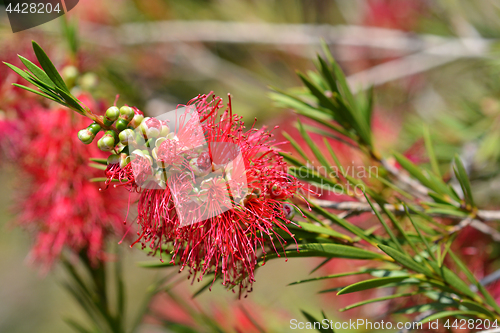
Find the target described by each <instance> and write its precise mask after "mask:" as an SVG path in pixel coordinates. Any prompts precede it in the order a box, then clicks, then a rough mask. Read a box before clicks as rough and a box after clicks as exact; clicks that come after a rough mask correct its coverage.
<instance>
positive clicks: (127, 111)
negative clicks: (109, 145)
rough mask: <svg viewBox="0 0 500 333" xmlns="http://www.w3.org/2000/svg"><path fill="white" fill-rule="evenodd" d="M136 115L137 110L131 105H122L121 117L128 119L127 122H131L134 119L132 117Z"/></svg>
mask: <svg viewBox="0 0 500 333" xmlns="http://www.w3.org/2000/svg"><path fill="white" fill-rule="evenodd" d="M134 115H135V112H134V110H133V109H132V108H131V107H129V106H122V107H121V108H120V118H123V119H125V120H127V123H128V122H130V121H131V120H132V118H134Z"/></svg>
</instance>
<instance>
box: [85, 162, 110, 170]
mask: <svg viewBox="0 0 500 333" xmlns="http://www.w3.org/2000/svg"><path fill="white" fill-rule="evenodd" d="M89 166H90V167H91V168H94V169H99V170H106V169H107V167H106V166H104V165H102V164H98V163H89Z"/></svg>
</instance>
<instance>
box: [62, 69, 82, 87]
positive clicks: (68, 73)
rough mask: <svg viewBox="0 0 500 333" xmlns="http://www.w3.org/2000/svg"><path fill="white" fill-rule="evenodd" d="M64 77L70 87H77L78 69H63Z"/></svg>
mask: <svg viewBox="0 0 500 333" xmlns="http://www.w3.org/2000/svg"><path fill="white" fill-rule="evenodd" d="M61 74H62V77H63V78H64V81H65V82H66V84H67V85H68V86H69V87H73V86H74V85H75V82H76V79H77V78H78V74H79V73H78V69H77V68H76V67H75V66H66V67H64V68H63V69H62V72H61Z"/></svg>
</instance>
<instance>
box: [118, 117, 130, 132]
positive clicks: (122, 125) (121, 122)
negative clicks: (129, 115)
mask: <svg viewBox="0 0 500 333" xmlns="http://www.w3.org/2000/svg"><path fill="white" fill-rule="evenodd" d="M127 127H128V121H127V120H125V119H123V118H120V119H118V120H117V121H116V129H117V130H119V131H120V132H121V131H123V130H125V129H126V128H127Z"/></svg>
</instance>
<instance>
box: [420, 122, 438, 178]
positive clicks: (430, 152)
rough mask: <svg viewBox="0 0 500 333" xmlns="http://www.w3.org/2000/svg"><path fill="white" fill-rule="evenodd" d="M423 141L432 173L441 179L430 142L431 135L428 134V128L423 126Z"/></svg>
mask: <svg viewBox="0 0 500 333" xmlns="http://www.w3.org/2000/svg"><path fill="white" fill-rule="evenodd" d="M424 141H425V148H426V149H427V155H429V160H430V162H431V167H432V172H434V174H435V175H436V176H438V177H439V178H441V172H440V171H439V163H438V161H437V158H436V154H435V153H434V146H433V145H432V141H431V134H430V132H429V127H428V126H424Z"/></svg>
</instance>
